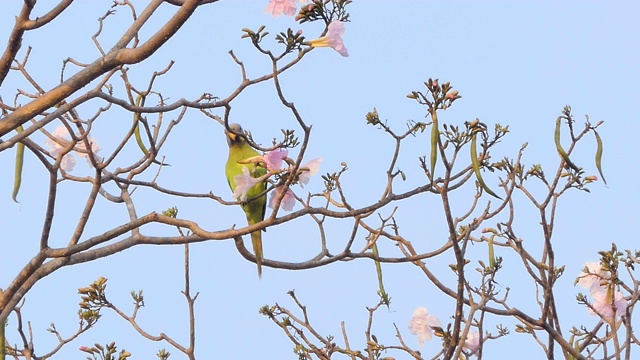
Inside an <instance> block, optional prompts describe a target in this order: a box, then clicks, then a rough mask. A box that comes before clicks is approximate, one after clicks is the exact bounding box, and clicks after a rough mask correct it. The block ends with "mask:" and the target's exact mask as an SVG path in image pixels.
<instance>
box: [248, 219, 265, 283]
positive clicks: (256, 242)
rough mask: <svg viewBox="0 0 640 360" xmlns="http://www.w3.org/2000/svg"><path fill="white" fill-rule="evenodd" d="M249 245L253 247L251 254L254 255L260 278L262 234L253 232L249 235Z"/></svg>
mask: <svg viewBox="0 0 640 360" xmlns="http://www.w3.org/2000/svg"><path fill="white" fill-rule="evenodd" d="M251 244H252V245H253V252H254V253H255V254H256V265H258V277H259V278H262V259H263V256H262V234H261V231H260V230H258V231H254V232H252V233H251Z"/></svg>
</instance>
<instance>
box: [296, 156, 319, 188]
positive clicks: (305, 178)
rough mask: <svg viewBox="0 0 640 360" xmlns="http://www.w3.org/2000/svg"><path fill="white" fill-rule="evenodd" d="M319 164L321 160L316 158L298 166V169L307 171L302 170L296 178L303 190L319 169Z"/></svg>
mask: <svg viewBox="0 0 640 360" xmlns="http://www.w3.org/2000/svg"><path fill="white" fill-rule="evenodd" d="M320 162H322V158H321V157H320V158H317V159H313V160H309V161H308V162H307V163H306V164H304V165H302V166H300V169H305V168H306V169H309V170H304V171H302V173H301V174H300V175H299V176H298V182H300V186H301V187H303V188H304V186H305V185H307V184H308V183H309V180H310V178H311V177H312V176H313V175H315V174H316V173H317V172H318V170H319V169H320Z"/></svg>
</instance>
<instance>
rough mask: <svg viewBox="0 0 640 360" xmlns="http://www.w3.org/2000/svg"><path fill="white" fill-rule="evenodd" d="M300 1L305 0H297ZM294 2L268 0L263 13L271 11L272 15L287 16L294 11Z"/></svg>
mask: <svg viewBox="0 0 640 360" xmlns="http://www.w3.org/2000/svg"><path fill="white" fill-rule="evenodd" d="M298 1H299V2H300V3H302V4H304V3H306V2H307V1H306V0H298ZM296 8H297V6H296V2H295V0H269V4H268V5H267V7H266V9H264V12H265V13H271V15H273V17H278V16H280V15H281V14H285V15H287V16H293V15H295V13H296Z"/></svg>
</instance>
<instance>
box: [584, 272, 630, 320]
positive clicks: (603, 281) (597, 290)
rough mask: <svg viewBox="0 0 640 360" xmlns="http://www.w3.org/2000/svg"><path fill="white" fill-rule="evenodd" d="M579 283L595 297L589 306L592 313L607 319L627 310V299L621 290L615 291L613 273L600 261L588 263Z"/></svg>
mask: <svg viewBox="0 0 640 360" xmlns="http://www.w3.org/2000/svg"><path fill="white" fill-rule="evenodd" d="M577 283H578V285H580V286H582V287H583V288H585V289H589V293H590V294H591V296H592V297H593V303H592V304H591V306H590V307H589V313H590V314H591V315H598V316H600V317H602V318H604V319H606V320H613V318H614V316H615V317H619V316H622V315H624V313H625V311H626V310H627V305H628V304H627V301H626V300H625V299H624V297H623V296H622V293H621V292H620V291H614V284H613V283H612V282H611V273H609V271H606V270H604V269H602V266H601V265H600V264H599V263H596V262H590V263H586V264H585V268H584V270H583V271H582V273H581V274H580V276H578V280H577Z"/></svg>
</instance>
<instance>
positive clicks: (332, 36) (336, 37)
mask: <svg viewBox="0 0 640 360" xmlns="http://www.w3.org/2000/svg"><path fill="white" fill-rule="evenodd" d="M344 32H345V27H344V24H343V23H342V21H337V20H334V21H332V22H331V23H330V24H329V27H328V31H327V35H325V36H323V37H321V38H317V39H314V40H310V41H309V42H308V43H307V44H308V45H311V46H313V47H330V48H332V49H333V50H335V51H337V52H338V53H339V54H340V55H342V56H349V51H348V50H347V48H346V47H344V42H343V41H342V35H343V34H344Z"/></svg>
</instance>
